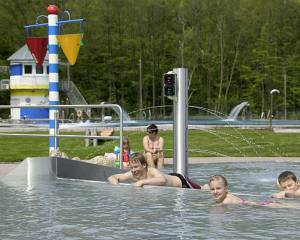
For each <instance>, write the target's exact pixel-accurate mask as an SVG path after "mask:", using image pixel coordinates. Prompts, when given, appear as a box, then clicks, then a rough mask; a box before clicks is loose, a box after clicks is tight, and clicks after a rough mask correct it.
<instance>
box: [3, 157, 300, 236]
mask: <svg viewBox="0 0 300 240" xmlns="http://www.w3.org/2000/svg"><path fill="white" fill-rule="evenodd" d="M284 170H292V171H294V172H295V173H296V174H297V175H298V176H300V164H299V163H283V162H260V163H257V162H255V163H226V164H224V163H222V164H221V163H220V164H201V165H193V166H190V168H189V173H190V177H192V178H194V179H196V180H198V181H200V182H202V183H204V182H207V180H208V178H209V177H210V176H212V175H214V174H223V175H225V176H226V177H227V179H228V181H229V185H230V186H229V188H230V190H231V191H232V192H235V193H238V194H239V195H240V196H241V197H242V198H244V199H246V200H255V201H265V200H271V199H270V198H269V195H270V194H272V193H274V192H277V189H276V178H277V176H278V174H279V173H280V172H282V171H284ZM164 171H165V172H171V171H172V169H171V167H168V168H166V169H164ZM279 201H280V202H283V203H286V204H294V205H295V206H298V205H299V207H300V200H291V199H286V200H279ZM0 213H1V218H0V239H2V240H5V239H7V240H8V239H9V240H14V239H69V240H75V239H76V240H77V239H229V238H230V239H297V237H298V235H299V230H300V227H299V226H300V219H299V214H300V210H299V209H298V208H296V209H290V208H284V207H282V208H271V207H259V206H245V205H242V206H240V205H236V206H227V207H221V206H217V205H216V204H215V203H214V202H213V200H212V198H211V196H210V193H209V192H203V191H199V190H185V189H175V188H163V187H146V188H135V187H132V186H128V185H122V186H120V185H119V186H112V185H109V184H107V183H101V182H88V181H78V180H67V179H59V180H54V181H42V180H41V181H40V182H37V183H35V184H34V185H31V186H28V185H26V184H25V183H18V184H15V183H12V184H9V185H7V184H4V183H2V182H0Z"/></svg>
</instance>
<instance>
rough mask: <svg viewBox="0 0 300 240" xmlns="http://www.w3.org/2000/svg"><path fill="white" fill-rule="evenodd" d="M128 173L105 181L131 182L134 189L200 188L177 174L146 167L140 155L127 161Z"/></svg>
mask: <svg viewBox="0 0 300 240" xmlns="http://www.w3.org/2000/svg"><path fill="white" fill-rule="evenodd" d="M129 166H130V169H131V170H130V171H128V172H126V173H120V174H115V175H112V176H110V177H109V178H108V179H107V180H108V182H109V183H111V184H118V183H119V182H124V181H128V180H132V181H134V182H135V183H134V184H133V185H134V186H136V187H143V186H144V185H153V186H166V187H177V188H195V189H201V186H200V185H198V184H196V183H194V182H192V181H191V180H190V179H189V178H187V177H184V176H182V175H181V174H179V173H170V174H168V175H167V174H164V173H162V172H160V171H159V170H158V169H156V168H153V167H148V164H147V161H146V159H145V157H144V155H143V154H142V153H136V154H135V155H134V156H133V157H131V158H130V159H129Z"/></svg>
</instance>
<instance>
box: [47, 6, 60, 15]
mask: <svg viewBox="0 0 300 240" xmlns="http://www.w3.org/2000/svg"><path fill="white" fill-rule="evenodd" d="M47 10H48V13H49V14H58V7H57V6H55V5H49V6H48V8H47Z"/></svg>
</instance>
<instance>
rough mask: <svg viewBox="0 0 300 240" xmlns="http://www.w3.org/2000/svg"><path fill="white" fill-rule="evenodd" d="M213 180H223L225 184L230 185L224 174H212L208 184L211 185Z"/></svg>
mask: <svg viewBox="0 0 300 240" xmlns="http://www.w3.org/2000/svg"><path fill="white" fill-rule="evenodd" d="M213 181H221V182H223V183H224V186H225V187H227V186H228V182H227V179H226V178H225V177H224V176H222V175H214V176H212V177H211V178H210V179H209V181H208V185H209V186H210V184H211V182H213Z"/></svg>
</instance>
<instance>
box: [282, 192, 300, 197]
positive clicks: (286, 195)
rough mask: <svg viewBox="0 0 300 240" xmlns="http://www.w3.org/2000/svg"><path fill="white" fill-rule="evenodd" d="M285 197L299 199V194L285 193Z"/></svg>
mask: <svg viewBox="0 0 300 240" xmlns="http://www.w3.org/2000/svg"><path fill="white" fill-rule="evenodd" d="M285 197H288V198H300V192H299V191H285Z"/></svg>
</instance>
